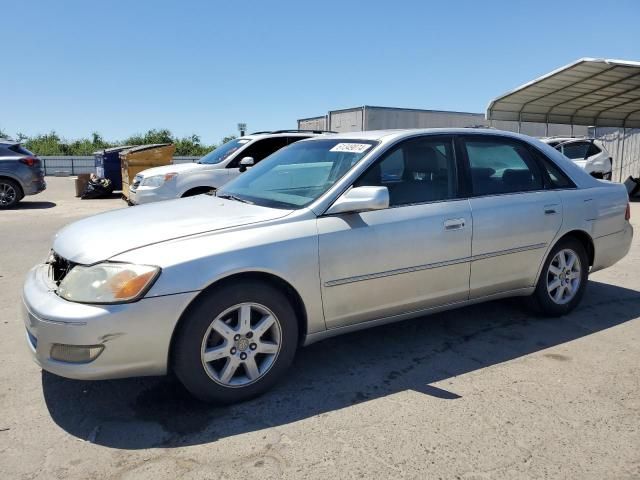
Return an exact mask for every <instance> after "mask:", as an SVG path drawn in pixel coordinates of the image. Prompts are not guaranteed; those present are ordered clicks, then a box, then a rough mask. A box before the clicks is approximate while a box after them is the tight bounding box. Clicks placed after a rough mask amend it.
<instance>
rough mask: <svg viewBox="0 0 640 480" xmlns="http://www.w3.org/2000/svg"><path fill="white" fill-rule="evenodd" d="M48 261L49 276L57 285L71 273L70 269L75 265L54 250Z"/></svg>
mask: <svg viewBox="0 0 640 480" xmlns="http://www.w3.org/2000/svg"><path fill="white" fill-rule="evenodd" d="M47 263H48V264H49V276H50V277H51V280H53V281H54V282H55V284H56V285H59V284H60V282H61V281H62V279H63V278H64V277H66V276H67V273H69V270H71V269H72V268H73V267H74V265H75V264H74V263H72V262H70V261H69V260H67V259H66V258H62V257H61V256H60V255H58V254H57V253H56V252H54V251H52V252H51V255H50V256H49V260H48V261H47Z"/></svg>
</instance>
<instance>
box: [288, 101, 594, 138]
mask: <svg viewBox="0 0 640 480" xmlns="http://www.w3.org/2000/svg"><path fill="white" fill-rule="evenodd" d="M476 126H492V127H495V128H498V129H500V130H509V131H513V132H517V131H518V122H512V121H498V120H496V121H489V120H486V119H485V116H484V114H482V113H470V112H452V111H446V110H421V109H416V108H394V107H375V106H369V105H365V106H362V107H355V108H345V109H341V110H331V111H329V113H328V114H327V115H324V116H319V117H310V118H303V119H300V120H298V128H299V129H306V130H333V131H335V132H359V131H363V130H385V129H392V128H438V127H449V128H455V127H476ZM520 128H521V130H520V131H521V132H522V133H524V134H527V135H531V136H536V137H542V136H545V135H547V134H548V135H569V134H570V133H571V127H569V126H567V125H556V124H549V128H548V133H547V127H546V124H544V123H526V124H522V125H521V127H520ZM573 134H574V135H586V134H587V127H575V128H574V132H573Z"/></svg>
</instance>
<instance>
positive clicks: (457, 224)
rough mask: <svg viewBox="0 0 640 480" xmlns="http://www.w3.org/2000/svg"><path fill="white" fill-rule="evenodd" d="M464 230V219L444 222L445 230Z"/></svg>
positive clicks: (451, 219)
mask: <svg viewBox="0 0 640 480" xmlns="http://www.w3.org/2000/svg"><path fill="white" fill-rule="evenodd" d="M463 228H464V218H450V219H448V220H445V221H444V229H445V230H461V229H463Z"/></svg>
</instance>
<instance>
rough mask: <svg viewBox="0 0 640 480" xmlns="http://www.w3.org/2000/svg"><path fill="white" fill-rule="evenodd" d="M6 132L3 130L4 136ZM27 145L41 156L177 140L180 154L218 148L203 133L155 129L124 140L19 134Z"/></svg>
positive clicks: (191, 153)
mask: <svg viewBox="0 0 640 480" xmlns="http://www.w3.org/2000/svg"><path fill="white" fill-rule="evenodd" d="M3 135H6V133H5V132H4V131H2V130H0V137H1V136H3ZM17 138H18V141H21V142H22V143H23V144H24V145H25V147H26V148H28V149H29V150H31V151H32V152H34V153H35V154H37V155H41V156H47V155H54V156H55V155H62V156H64V155H92V154H93V152H95V151H98V150H102V149H105V148H109V147H115V146H118V145H149V144H154V143H173V144H175V146H176V155H177V156H195V157H201V156H203V155H206V154H207V153H209V152H210V151H211V150H213V149H214V148H216V146H215V145H204V144H203V143H202V140H201V138H200V136H198V135H196V134H193V135H190V136H187V137H183V138H177V137H175V136H174V135H173V134H172V133H171V131H170V130H168V129H151V130H148V131H147V132H146V133H139V134H136V135H132V136H130V137H127V138H126V139H124V140H123V141H118V142H111V141H107V140H105V139H104V138H103V137H102V135H100V134H99V133H98V132H93V133H91V136H90V137H89V138H79V139H77V140H72V141H67V140H65V139H63V138H61V137H60V136H59V135H58V134H57V133H56V132H55V131H53V130H52V131H51V132H49V133H47V134H39V135H34V136H31V137H29V136H27V135H24V134H22V133H18V134H17ZM234 138H235V136H227V137H225V138H223V139H222V143H225V142H228V141H229V140H232V139H234Z"/></svg>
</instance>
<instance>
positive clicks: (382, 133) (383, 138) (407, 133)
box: [305, 127, 531, 143]
mask: <svg viewBox="0 0 640 480" xmlns="http://www.w3.org/2000/svg"><path fill="white" fill-rule="evenodd" d="M476 134H485V135H493V136H502V137H505V136H506V137H512V138H520V139H529V140H530V139H531V137H528V136H526V135H522V134H519V133H514V132H508V131H505V130H497V129H494V128H475V127H469V128H409V129H395V130H367V131H364V132H344V133H336V134H332V135H330V136H329V138H331V139H332V140H333V139H338V140H340V139H344V140H369V141H371V140H373V141H378V142H383V143H387V142H393V141H396V140H401V139H403V138H409V137H413V136H415V135H476ZM317 139H318V138H317V137H316V138H310V139H307V140H305V142H312V141H314V140H317Z"/></svg>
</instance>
